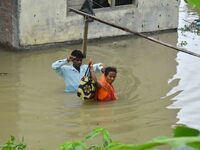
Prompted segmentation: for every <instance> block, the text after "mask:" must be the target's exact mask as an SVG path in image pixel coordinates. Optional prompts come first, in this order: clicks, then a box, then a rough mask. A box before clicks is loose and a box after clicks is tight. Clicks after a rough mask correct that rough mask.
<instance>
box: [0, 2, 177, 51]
mask: <svg viewBox="0 0 200 150" xmlns="http://www.w3.org/2000/svg"><path fill="white" fill-rule="evenodd" d="M14 1H15V6H16V7H17V8H18V9H17V10H18V11H19V12H17V11H16V10H15V11H13V10H14V9H15V8H16V7H13V3H14ZM16 1H17V2H16ZM70 1H72V0H70ZM70 1H67V0H56V1H55V0H34V1H33V0H0V2H1V3H0V7H4V8H5V9H1V12H3V11H4V14H3V13H2V14H3V15H2V14H1V18H4V21H3V23H2V22H1V23H0V27H1V31H0V32H1V35H6V36H7V37H6V38H3V37H2V36H0V38H1V39H0V41H3V42H4V41H5V42H9V43H11V44H12V45H14V46H17V45H19V47H27V46H32V45H38V44H48V43H58V42H67V41H75V40H80V39H82V37H83V28H84V20H83V17H82V16H80V15H77V14H75V13H72V12H67V10H68V6H67V5H68V4H70ZM80 1H82V2H84V0H79V3H80ZM6 3H10V4H9V5H11V6H9V5H8V4H6ZM17 3H18V5H17ZM5 5H8V6H5ZM178 6H179V1H177V0H162V1H160V0H154V1H147V0H135V3H134V4H133V5H124V6H119V7H115V8H112V9H111V8H102V9H95V14H96V17H99V18H101V19H103V20H106V21H109V22H112V23H115V24H118V25H121V26H124V27H127V28H130V29H132V30H134V31H137V32H148V31H157V30H165V29H172V28H176V27H177V24H178ZM76 7H77V6H76ZM12 14H14V15H13V16H12ZM2 16H3V17H2ZM17 16H18V17H17ZM13 18H14V20H17V21H14V23H13ZM16 18H17V19H16ZM18 30H19V31H18ZM7 33H9V34H7ZM124 34H128V33H126V32H124V31H121V30H118V29H115V28H113V27H110V26H108V25H104V24H102V23H99V22H96V21H94V22H91V23H90V24H89V32H88V38H89V39H93V38H99V37H108V36H116V35H124Z"/></svg>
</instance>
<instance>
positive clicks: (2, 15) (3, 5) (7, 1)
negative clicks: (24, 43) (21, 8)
mask: <svg viewBox="0 0 200 150" xmlns="http://www.w3.org/2000/svg"><path fill="white" fill-rule="evenodd" d="M17 24H18V19H17V0H0V43H1V44H6V45H10V46H14V47H18V28H17Z"/></svg>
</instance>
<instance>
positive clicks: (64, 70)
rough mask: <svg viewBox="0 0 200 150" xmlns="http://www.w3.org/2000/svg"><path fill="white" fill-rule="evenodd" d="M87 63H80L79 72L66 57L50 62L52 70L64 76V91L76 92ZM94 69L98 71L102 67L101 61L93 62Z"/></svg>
mask: <svg viewBox="0 0 200 150" xmlns="http://www.w3.org/2000/svg"><path fill="white" fill-rule="evenodd" d="M87 67H88V65H81V67H80V72H79V71H78V70H76V69H75V68H74V67H73V65H72V64H70V63H68V61H67V59H61V60H57V61H56V62H54V63H53V64H52V68H53V70H55V71H56V72H57V73H58V74H59V75H61V76H62V77H63V78H64V82H65V85H66V88H65V92H76V91H77V89H78V86H79V83H80V80H81V78H82V77H83V76H84V75H85V71H86V69H87ZM93 67H94V71H95V72H100V71H101V69H102V68H103V65H102V64H101V63H98V64H94V65H93Z"/></svg>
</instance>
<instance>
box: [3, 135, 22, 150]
mask: <svg viewBox="0 0 200 150" xmlns="http://www.w3.org/2000/svg"><path fill="white" fill-rule="evenodd" d="M23 142H24V140H23V139H22V142H20V143H18V144H17V143H16V140H15V137H14V136H11V137H10V139H9V140H8V141H7V142H6V143H5V144H3V145H0V148H1V150H25V149H26V145H25V144H24V143H23Z"/></svg>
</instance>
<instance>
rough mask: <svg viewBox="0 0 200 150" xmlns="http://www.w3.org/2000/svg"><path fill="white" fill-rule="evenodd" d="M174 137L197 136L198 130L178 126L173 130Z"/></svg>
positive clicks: (199, 133)
mask: <svg viewBox="0 0 200 150" xmlns="http://www.w3.org/2000/svg"><path fill="white" fill-rule="evenodd" d="M173 133H174V137H188V136H199V135H200V132H199V130H196V129H193V128H189V127H186V126H178V127H176V128H175V129H174V130H173Z"/></svg>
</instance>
